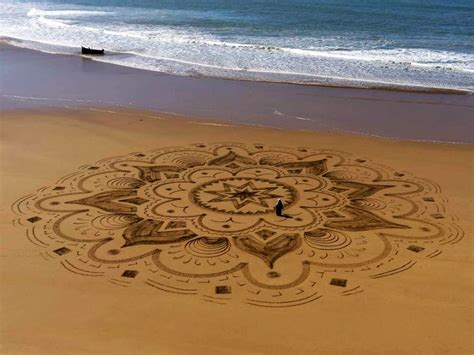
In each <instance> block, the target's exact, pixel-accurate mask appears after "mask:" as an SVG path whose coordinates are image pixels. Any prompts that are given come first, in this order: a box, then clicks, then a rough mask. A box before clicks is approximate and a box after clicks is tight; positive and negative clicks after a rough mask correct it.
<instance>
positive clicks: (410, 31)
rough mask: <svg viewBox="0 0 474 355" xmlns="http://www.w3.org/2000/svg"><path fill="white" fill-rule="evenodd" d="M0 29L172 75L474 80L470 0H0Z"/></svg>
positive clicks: (437, 83) (434, 83) (458, 84)
mask: <svg viewBox="0 0 474 355" xmlns="http://www.w3.org/2000/svg"><path fill="white" fill-rule="evenodd" d="M0 36H2V37H5V38H7V39H8V41H9V42H10V43H12V44H14V45H18V46H23V47H28V48H33V49H38V50H43V51H47V52H54V53H66V54H79V48H80V46H81V45H84V46H90V47H95V48H105V50H106V52H107V55H106V56H104V57H100V58H95V59H96V60H100V61H105V62H110V63H115V64H120V65H125V66H130V67H136V68H142V69H148V70H155V71H161V72H166V73H171V74H177V75H189V76H212V77H223V78H231V79H243V80H264V81H283V82H296V83H306V84H311V83H318V84H324V85H344V86H370V87H374V86H375V87H376V86H411V87H424V88H457V89H464V90H470V91H474V1H473V0H357V1H354V0H232V1H230V0H49V1H41V0H34V1H24V0H2V2H1V6H0Z"/></svg>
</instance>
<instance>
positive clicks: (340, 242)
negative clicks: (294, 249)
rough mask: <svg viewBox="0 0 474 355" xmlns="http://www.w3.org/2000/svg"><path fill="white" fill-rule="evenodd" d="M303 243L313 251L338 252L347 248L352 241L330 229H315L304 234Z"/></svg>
mask: <svg viewBox="0 0 474 355" xmlns="http://www.w3.org/2000/svg"><path fill="white" fill-rule="evenodd" d="M304 241H305V243H306V244H307V245H308V246H310V247H311V248H313V249H319V250H338V249H343V248H345V247H347V246H348V245H349V244H351V242H352V240H351V239H350V238H349V237H348V236H346V235H344V234H342V233H339V232H336V231H333V230H330V229H315V230H312V231H309V232H305V233H304Z"/></svg>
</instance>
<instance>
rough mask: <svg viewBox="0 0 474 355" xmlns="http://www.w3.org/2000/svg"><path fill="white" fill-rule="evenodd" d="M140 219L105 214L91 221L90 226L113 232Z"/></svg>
mask: <svg viewBox="0 0 474 355" xmlns="http://www.w3.org/2000/svg"><path fill="white" fill-rule="evenodd" d="M140 219H141V218H139V217H137V216H135V215H131V214H106V215H103V216H99V217H96V218H94V219H93V220H92V225H93V226H94V227H95V228H97V229H105V230H113V229H120V228H125V227H128V226H129V225H130V224H132V223H135V222H138V221H139V220H140Z"/></svg>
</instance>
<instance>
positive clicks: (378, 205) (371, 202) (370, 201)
mask: <svg viewBox="0 0 474 355" xmlns="http://www.w3.org/2000/svg"><path fill="white" fill-rule="evenodd" d="M352 204H353V205H354V206H357V207H360V208H364V209H368V210H383V209H384V208H386V207H387V205H386V204H385V203H384V202H382V201H380V200H376V199H374V198H364V199H358V200H352Z"/></svg>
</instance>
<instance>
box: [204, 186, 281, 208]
mask: <svg viewBox="0 0 474 355" xmlns="http://www.w3.org/2000/svg"><path fill="white" fill-rule="evenodd" d="M222 185H223V186H224V190H221V191H207V193H209V194H212V195H215V196H217V197H215V198H213V199H212V200H209V202H231V203H232V204H233V205H234V207H235V208H236V209H240V208H242V207H244V206H246V205H248V204H255V205H257V206H263V207H270V206H269V204H268V202H267V201H266V200H268V199H276V198H279V197H281V196H280V195H276V194H272V193H271V192H272V191H274V190H276V189H277V187H276V186H275V187H260V188H257V187H256V186H255V185H254V184H253V182H252V181H247V182H245V183H244V184H242V185H240V186H235V185H232V184H229V183H227V182H224V183H223V184H222Z"/></svg>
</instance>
